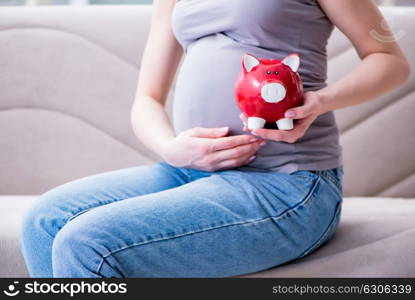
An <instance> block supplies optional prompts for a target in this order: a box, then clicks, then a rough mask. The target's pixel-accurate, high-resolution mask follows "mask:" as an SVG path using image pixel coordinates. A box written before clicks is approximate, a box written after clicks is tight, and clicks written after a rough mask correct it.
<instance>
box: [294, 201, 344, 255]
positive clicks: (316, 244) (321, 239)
mask: <svg viewBox="0 0 415 300" xmlns="http://www.w3.org/2000/svg"><path fill="white" fill-rule="evenodd" d="M340 212H341V202H338V203H337V205H336V210H335V213H334V215H333V217H332V219H331V220H330V223H329V225H327V228H326V229H325V230H324V232H323V234H322V235H321V237H320V238H319V239H317V241H316V242H314V243H313V244H312V245H311V246H310V247H309V248H308V249H307V250H305V251H304V252H303V253H302V254H301V255H300V256H299V258H303V257H304V256H306V255H308V254H310V252H312V251H314V250H317V249H318V247H319V245H320V243H321V245H322V241H324V240H325V239H326V237H327V235H328V233H329V232H330V231H331V230H332V229H333V226H334V221H335V220H336V218H337V217H338V215H339V214H340Z"/></svg>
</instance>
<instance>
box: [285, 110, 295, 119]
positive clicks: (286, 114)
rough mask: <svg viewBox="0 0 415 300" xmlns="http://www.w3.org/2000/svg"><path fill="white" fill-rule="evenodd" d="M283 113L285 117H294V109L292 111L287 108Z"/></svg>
mask: <svg viewBox="0 0 415 300" xmlns="http://www.w3.org/2000/svg"><path fill="white" fill-rule="evenodd" d="M284 115H285V117H286V118H292V117H295V111H293V110H287V111H286V112H285V114H284Z"/></svg>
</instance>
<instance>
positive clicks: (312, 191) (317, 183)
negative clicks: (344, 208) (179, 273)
mask: <svg viewBox="0 0 415 300" xmlns="http://www.w3.org/2000/svg"><path fill="white" fill-rule="evenodd" d="M320 181H321V178H320V176H319V177H318V178H317V179H316V182H315V183H314V185H313V186H312V188H311V189H310V192H309V193H308V194H307V195H306V196H305V197H304V199H302V200H301V201H299V202H298V203H297V204H295V205H294V206H291V207H290V208H288V209H286V210H284V211H282V212H281V213H280V214H279V215H277V216H269V217H266V218H260V219H249V220H245V221H240V222H235V223H229V224H224V225H219V226H211V227H207V228H204V229H201V230H193V231H189V232H186V233H181V234H176V235H173V236H169V237H162V238H158V239H153V240H147V241H143V242H140V243H134V244H131V245H128V246H125V247H122V248H119V249H117V250H112V251H109V252H108V253H107V254H105V255H102V258H101V262H100V263H99V264H98V267H97V269H96V272H97V273H99V272H100V269H101V267H102V265H103V263H104V259H106V258H107V257H109V256H110V255H113V254H115V253H117V252H120V251H123V250H127V249H129V248H133V247H137V246H143V245H147V244H151V243H155V242H161V241H165V240H171V239H175V238H180V237H185V236H188V235H193V234H197V233H202V232H206V231H210V230H215V229H222V228H226V227H231V226H237V225H247V224H257V223H261V222H264V221H268V220H273V221H276V220H278V219H282V218H283V217H285V216H286V215H287V213H289V212H291V211H293V210H295V209H297V208H298V207H300V206H305V205H306V204H307V202H309V200H310V199H311V198H312V197H313V196H314V195H315V193H314V191H315V190H316V189H317V187H318V186H319V183H320Z"/></svg>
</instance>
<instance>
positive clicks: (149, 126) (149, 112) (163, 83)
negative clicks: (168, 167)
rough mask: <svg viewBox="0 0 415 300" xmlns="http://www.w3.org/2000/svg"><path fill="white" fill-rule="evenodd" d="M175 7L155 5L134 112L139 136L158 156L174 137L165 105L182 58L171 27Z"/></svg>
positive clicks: (164, 1) (162, 0)
mask: <svg viewBox="0 0 415 300" xmlns="http://www.w3.org/2000/svg"><path fill="white" fill-rule="evenodd" d="M175 3H176V1H175V0H155V1H154V4H153V15H152V20H151V28H150V32H149V36H148V39H147V43H146V47H145V49H144V53H143V57H142V59H141V69H140V73H139V79H138V84H137V92H136V97H135V101H134V104H133V107H132V110H131V122H132V125H133V129H134V132H135V134H136V136H137V137H138V138H139V139H140V141H141V142H142V143H143V144H144V145H145V146H147V147H148V148H149V149H151V150H152V151H154V152H156V153H157V154H159V155H161V153H160V150H161V149H162V146H163V145H164V143H165V142H166V141H168V140H170V139H172V138H173V137H174V133H173V129H172V127H171V125H170V122H169V118H168V116H167V114H166V112H165V110H164V105H165V102H166V98H167V95H168V92H169V90H170V86H171V83H172V81H173V78H174V75H175V72H176V70H177V67H178V65H179V63H180V59H181V57H182V55H183V50H182V48H181V46H180V45H179V44H178V42H177V41H176V39H175V38H174V36H173V33H172V30H171V26H170V18H171V13H172V10H173V8H174V5H175ZM154 62H157V63H156V64H155V63H154Z"/></svg>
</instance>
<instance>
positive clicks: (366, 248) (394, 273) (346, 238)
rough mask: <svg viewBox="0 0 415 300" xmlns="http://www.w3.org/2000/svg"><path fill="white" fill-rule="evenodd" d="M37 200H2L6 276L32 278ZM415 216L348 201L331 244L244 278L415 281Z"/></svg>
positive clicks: (408, 202)
mask: <svg viewBox="0 0 415 300" xmlns="http://www.w3.org/2000/svg"><path fill="white" fill-rule="evenodd" d="M36 198H37V197H36V196H1V197H0V228H1V229H2V230H1V231H0V253H1V255H0V265H1V266H2V267H1V268H0V277H25V276H28V274H27V270H26V268H25V266H24V261H23V258H22V256H21V254H20V249H19V243H18V236H19V230H20V223H21V219H22V217H23V214H24V213H25V211H26V210H27V209H28V208H29V207H30V205H31V204H32V203H33V202H34V201H35V200H36ZM414 215H415V199H397V198H395V199H394V198H345V199H344V202H343V209H342V215H341V221H340V225H339V227H338V229H337V231H336V234H335V235H334V237H333V239H332V240H331V241H329V242H328V243H327V244H325V245H323V246H322V247H320V248H319V249H318V250H316V251H315V252H313V253H311V254H310V255H308V256H306V257H304V258H302V259H298V260H296V261H293V262H290V263H287V264H285V265H282V266H279V267H277V268H273V269H270V270H267V271H264V272H260V273H256V274H248V275H245V276H242V277H415V260H414V259H413V257H414V255H415V244H414V243H413V240H414V237H415V218H414V217H413V216H414ZM276 255H278V254H276Z"/></svg>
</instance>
